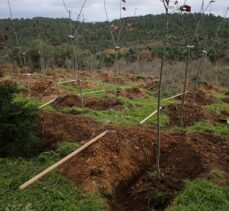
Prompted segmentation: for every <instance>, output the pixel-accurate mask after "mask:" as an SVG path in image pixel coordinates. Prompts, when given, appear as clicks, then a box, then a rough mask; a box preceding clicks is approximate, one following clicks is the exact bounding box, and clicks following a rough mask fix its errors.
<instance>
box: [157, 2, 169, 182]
mask: <svg viewBox="0 0 229 211" xmlns="http://www.w3.org/2000/svg"><path fill="white" fill-rule="evenodd" d="M163 3H164V7H165V11H166V33H165V41H164V52H163V56H162V58H161V68H160V74H159V84H158V98H157V99H158V101H157V111H158V112H157V150H156V151H157V156H156V166H157V177H158V179H160V177H161V174H160V157H161V137H160V135H161V131H160V107H161V84H162V77H163V69H164V63H165V58H166V52H167V36H168V29H169V18H168V5H169V0H163Z"/></svg>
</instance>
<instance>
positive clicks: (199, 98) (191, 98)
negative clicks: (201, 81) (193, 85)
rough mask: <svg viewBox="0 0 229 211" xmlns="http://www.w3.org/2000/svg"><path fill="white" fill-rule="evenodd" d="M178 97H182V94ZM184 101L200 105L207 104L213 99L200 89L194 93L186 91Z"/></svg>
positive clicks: (213, 100) (212, 101)
mask: <svg viewBox="0 0 229 211" xmlns="http://www.w3.org/2000/svg"><path fill="white" fill-rule="evenodd" d="M178 99H182V96H179V97H178ZM185 101H186V102H189V103H193V102H195V103H197V104H200V105H209V104H212V103H214V102H215V99H214V98H213V97H212V96H209V95H206V94H205V92H203V91H202V90H197V91H196V92H194V93H190V92H189V93H187V94H186V95H185Z"/></svg>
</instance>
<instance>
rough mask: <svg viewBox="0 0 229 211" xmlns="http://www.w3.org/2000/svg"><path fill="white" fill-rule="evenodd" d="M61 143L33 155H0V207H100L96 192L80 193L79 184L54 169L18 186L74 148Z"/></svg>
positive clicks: (85, 210) (95, 210) (95, 209)
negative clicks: (21, 156)
mask: <svg viewBox="0 0 229 211" xmlns="http://www.w3.org/2000/svg"><path fill="white" fill-rule="evenodd" d="M76 148H77V145H74V144H72V143H71V144H69V143H65V144H61V145H59V147H58V148H57V149H56V150H55V151H49V152H46V153H42V154H40V155H39V156H37V157H35V158H32V159H22V158H18V159H15V158H14V159H7V158H4V159H3V158H2V159H0V169H1V171H0V196H1V197H0V210H60V211H62V210H80V211H90V210H91V211H99V210H102V207H103V200H102V199H101V197H100V196H99V195H98V194H83V193H82V192H81V191H80V190H79V188H77V187H76V186H75V185H74V184H72V183H71V182H70V181H69V180H68V179H67V178H65V177H64V176H63V175H62V174H60V173H59V171H58V170H55V171H53V172H51V173H49V174H48V175H46V176H45V177H44V178H42V179H40V180H39V181H37V182H35V183H34V184H32V185H31V186H30V187H28V188H27V189H25V190H19V189H18V187H19V185H21V184H22V183H24V182H25V181H27V180H28V179H30V178H31V177H32V176H34V175H36V174H37V173H39V172H40V171H42V170H44V169H45V168H46V167H48V166H49V165H51V164H53V163H54V162H56V161H57V160H59V159H60V158H61V157H62V156H64V155H66V153H69V152H71V151H72V150H73V149H76Z"/></svg>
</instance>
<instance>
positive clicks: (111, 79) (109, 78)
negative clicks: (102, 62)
mask: <svg viewBox="0 0 229 211" xmlns="http://www.w3.org/2000/svg"><path fill="white" fill-rule="evenodd" d="M99 76H100V78H101V79H102V80H103V81H104V82H108V83H117V84H125V83H126V81H125V80H123V79H122V78H119V77H115V76H113V73H112V72H110V71H103V72H99Z"/></svg>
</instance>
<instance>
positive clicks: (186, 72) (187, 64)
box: [180, 46, 190, 127]
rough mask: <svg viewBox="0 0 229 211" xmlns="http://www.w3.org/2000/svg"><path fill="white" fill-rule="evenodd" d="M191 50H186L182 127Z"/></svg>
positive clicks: (182, 115) (182, 124)
mask: <svg viewBox="0 0 229 211" xmlns="http://www.w3.org/2000/svg"><path fill="white" fill-rule="evenodd" d="M189 57H190V50H189V46H187V49H186V66H185V76H184V86H183V95H182V103H181V118H180V126H181V127H183V126H184V104H185V93H186V89H187V80H188V67H189V60H190V58H189Z"/></svg>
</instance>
